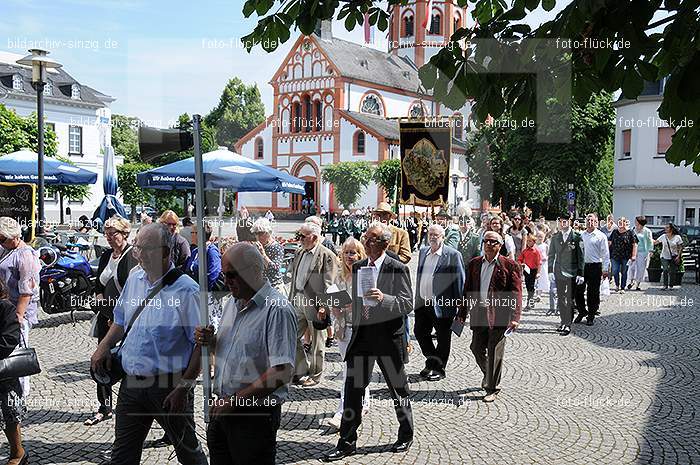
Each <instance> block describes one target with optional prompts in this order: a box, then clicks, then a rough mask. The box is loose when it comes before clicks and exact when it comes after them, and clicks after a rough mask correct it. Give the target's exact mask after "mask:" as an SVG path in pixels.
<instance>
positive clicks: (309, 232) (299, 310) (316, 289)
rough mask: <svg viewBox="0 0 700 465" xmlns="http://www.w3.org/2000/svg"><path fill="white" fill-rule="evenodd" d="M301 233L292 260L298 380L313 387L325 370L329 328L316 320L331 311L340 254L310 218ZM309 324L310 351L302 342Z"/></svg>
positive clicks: (296, 373)
mask: <svg viewBox="0 0 700 465" xmlns="http://www.w3.org/2000/svg"><path fill="white" fill-rule="evenodd" d="M299 233H300V235H301V245H302V246H301V247H300V248H299V250H298V251H297V253H296V255H295V256H294V260H293V261H292V281H291V283H290V288H289V300H290V301H291V302H292V304H293V305H294V309H295V311H296V314H297V329H298V334H297V351H296V352H297V353H296V363H295V364H294V366H295V376H294V383H295V384H300V385H302V386H304V387H309V386H315V385H316V384H318V383H319V382H320V380H321V375H322V374H323V355H324V350H325V337H324V333H325V331H323V330H317V329H315V328H314V327H313V322H314V321H317V322H320V321H324V320H325V319H326V315H328V312H329V307H328V304H327V298H326V289H327V288H328V287H329V286H330V285H331V284H333V280H334V279H335V273H336V269H337V263H338V257H337V256H336V255H335V254H334V253H333V252H331V251H330V250H328V249H327V248H326V247H324V246H323V245H322V244H321V227H320V226H319V225H317V224H315V223H312V222H306V223H304V224H303V225H302V226H301V228H300V229H299ZM307 328H308V329H309V332H310V334H311V350H310V351H309V354H308V355H307V354H306V352H304V347H303V344H302V342H301V338H302V337H303V335H304V333H305V332H306V330H307ZM307 357H308V359H307Z"/></svg>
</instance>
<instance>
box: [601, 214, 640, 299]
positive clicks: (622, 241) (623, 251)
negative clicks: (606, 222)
mask: <svg viewBox="0 0 700 465" xmlns="http://www.w3.org/2000/svg"><path fill="white" fill-rule="evenodd" d="M629 227H630V222H629V220H628V219H627V218H625V217H624V216H623V217H621V218H620V219H619V220H618V221H617V229H614V230H613V231H612V232H611V233H610V239H609V240H608V245H609V247H610V262H611V265H612V274H613V278H614V279H615V292H619V293H620V294H623V293H624V292H625V287H626V286H627V265H628V262H632V263H633V262H634V261H635V260H637V242H639V240H638V239H637V235H636V234H635V233H634V232H632V231H630V229H629ZM620 275H621V276H622V277H620Z"/></svg>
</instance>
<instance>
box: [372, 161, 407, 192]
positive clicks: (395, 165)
mask: <svg viewBox="0 0 700 465" xmlns="http://www.w3.org/2000/svg"><path fill="white" fill-rule="evenodd" d="M400 176H401V160H398V159H393V160H384V161H383V162H381V163H379V164H378V165H377V168H376V169H375V170H374V176H373V179H374V182H376V183H377V184H378V185H379V186H381V188H382V189H384V192H385V193H386V196H387V198H389V199H390V201H391V200H393V199H394V195H395V194H396V189H397V187H398V185H399V184H400V182H401V181H400Z"/></svg>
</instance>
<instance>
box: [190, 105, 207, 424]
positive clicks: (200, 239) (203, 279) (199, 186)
mask: <svg viewBox="0 0 700 465" xmlns="http://www.w3.org/2000/svg"><path fill="white" fill-rule="evenodd" d="M201 119H202V117H201V116H200V115H193V116H192V129H193V132H194V138H193V139H194V179H195V195H196V196H197V203H196V204H195V209H196V214H197V251H198V256H197V264H198V265H199V323H200V324H201V325H202V326H203V327H205V328H206V327H207V326H209V296H208V294H209V292H208V291H209V282H208V280H207V258H206V255H207V249H206V244H205V242H204V237H205V235H204V202H205V201H206V199H205V197H204V167H203V163H202V147H201V134H200V125H201ZM201 365H202V387H203V389H204V422H205V423H209V403H210V402H209V399H210V398H211V366H210V365H209V347H207V346H202V363H201Z"/></svg>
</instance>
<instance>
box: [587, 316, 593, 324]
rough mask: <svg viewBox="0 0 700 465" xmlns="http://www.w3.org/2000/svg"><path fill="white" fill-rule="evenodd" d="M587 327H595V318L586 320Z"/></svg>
mask: <svg viewBox="0 0 700 465" xmlns="http://www.w3.org/2000/svg"><path fill="white" fill-rule="evenodd" d="M586 326H593V318H591V319H589V320H586Z"/></svg>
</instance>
